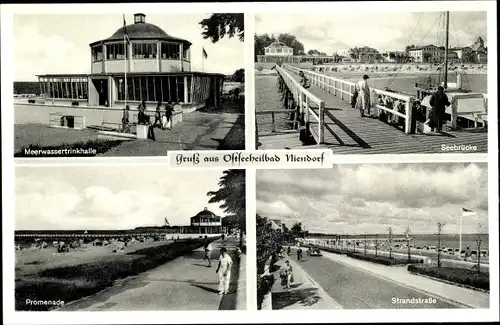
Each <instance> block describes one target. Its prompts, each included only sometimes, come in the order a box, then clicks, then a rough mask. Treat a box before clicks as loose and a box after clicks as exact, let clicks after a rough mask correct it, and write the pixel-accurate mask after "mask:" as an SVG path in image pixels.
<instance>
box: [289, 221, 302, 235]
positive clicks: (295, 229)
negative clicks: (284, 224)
mask: <svg viewBox="0 0 500 325" xmlns="http://www.w3.org/2000/svg"><path fill="white" fill-rule="evenodd" d="M290 230H291V232H292V234H294V235H295V236H296V237H302V236H303V235H304V231H303V230H302V223H301V222H296V223H294V224H293V226H292V228H291V229H290Z"/></svg>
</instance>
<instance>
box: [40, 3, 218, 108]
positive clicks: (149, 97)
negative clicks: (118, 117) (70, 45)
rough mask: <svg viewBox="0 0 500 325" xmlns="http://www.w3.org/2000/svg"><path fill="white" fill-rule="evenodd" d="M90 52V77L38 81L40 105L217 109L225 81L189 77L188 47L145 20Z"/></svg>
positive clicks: (47, 77) (215, 76)
mask: <svg viewBox="0 0 500 325" xmlns="http://www.w3.org/2000/svg"><path fill="white" fill-rule="evenodd" d="M97 30H98V29H97ZM125 35H127V36H128V41H127V42H125ZM89 46H90V58H89V60H90V66H91V69H90V70H91V71H90V74H73V75H56V74H47V75H39V76H38V80H39V83H40V91H41V94H42V97H44V99H45V101H52V104H54V103H57V104H61V105H62V106H64V105H68V106H84V107H92V108H102V109H107V108H118V109H123V107H124V105H125V96H127V98H126V103H127V104H130V108H131V109H133V108H135V107H137V106H138V105H139V103H141V102H142V101H146V103H150V104H156V103H157V102H160V101H161V102H163V103H166V102H172V103H177V104H179V105H181V107H182V108H183V109H188V110H195V109H198V108H201V107H204V106H206V105H211V106H215V107H218V106H219V105H220V99H221V94H222V89H223V82H224V75H223V74H217V73H204V72H197V71H192V70H191V42H190V41H188V40H185V39H182V38H178V37H174V36H171V35H169V34H167V33H166V32H165V31H164V30H163V29H161V28H160V27H158V26H156V25H153V24H150V23H147V22H146V15H144V14H141V13H137V14H135V15H134V23H133V24H130V25H127V26H124V27H121V28H119V29H118V30H117V31H116V32H115V33H114V34H113V35H111V37H108V38H105V39H102V40H98V41H95V42H93V43H91V44H90V45H89ZM125 72H126V78H127V80H126V82H125ZM125 85H126V87H127V88H126V89H125Z"/></svg>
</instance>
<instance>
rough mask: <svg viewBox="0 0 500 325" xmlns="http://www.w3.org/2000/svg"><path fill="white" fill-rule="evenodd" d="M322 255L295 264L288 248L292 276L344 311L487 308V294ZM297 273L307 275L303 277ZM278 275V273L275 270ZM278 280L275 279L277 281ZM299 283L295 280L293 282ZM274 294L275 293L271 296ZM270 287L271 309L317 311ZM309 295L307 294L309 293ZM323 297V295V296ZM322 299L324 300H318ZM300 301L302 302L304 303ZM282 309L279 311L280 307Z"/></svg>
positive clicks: (399, 270) (309, 302)
mask: <svg viewBox="0 0 500 325" xmlns="http://www.w3.org/2000/svg"><path fill="white" fill-rule="evenodd" d="M322 254H323V256H322V257H320V256H308V255H307V254H305V253H304V256H303V260H302V261H300V262H297V260H296V249H295V248H293V249H292V257H291V258H290V259H291V260H292V259H293V263H294V264H296V265H297V266H298V267H297V266H294V265H292V267H294V275H296V278H297V274H298V276H299V279H303V278H304V277H305V278H306V279H311V281H313V283H316V284H317V286H319V287H321V289H322V291H321V292H325V293H326V294H327V295H328V296H329V297H330V298H329V299H330V301H335V302H336V303H337V308H344V309H374V308H377V309H378V308H381V309H410V308H411V309H413V308H416V309H423V308H430V309H435V308H488V306H489V295H488V294H487V293H482V292H478V291H474V290H469V289H465V288H461V287H456V286H453V285H448V284H444V283H442V282H439V281H434V280H431V279H428V278H424V277H420V276H416V275H413V274H410V273H408V272H407V271H406V269H405V268H401V267H389V266H383V265H378V264H373V263H370V262H365V261H359V260H355V259H352V258H349V257H347V256H343V255H337V254H333V253H328V252H322ZM297 270H303V271H302V272H304V273H306V274H307V275H306V276H304V275H302V274H301V273H300V271H299V272H297ZM277 272H279V271H277ZM278 279H279V278H278ZM302 281H304V280H302ZM302 281H296V282H297V283H299V282H302ZM275 286H276V284H275ZM275 292H276V293H275ZM277 293H278V291H275V288H274V287H273V308H274V307H275V306H276V308H278V307H281V306H284V307H288V306H290V307H289V308H293V309H309V308H319V307H317V306H314V301H315V300H317V301H320V299H313V298H314V297H315V296H320V295H319V294H316V295H312V297H313V298H309V300H307V299H303V298H302V299H300V297H301V296H300V295H298V294H297V295H295V296H296V297H298V298H296V299H295V302H293V301H292V302H293V303H292V302H290V300H292V299H293V296H292V298H290V297H286V296H280V295H279V294H277ZM309 295H311V294H309ZM323 297H324V295H323ZM395 298H399V299H411V298H416V299H418V298H422V299H428V298H434V299H435V300H436V303H435V304H434V303H414V304H409V303H395V301H394V299H395ZM322 299H323V300H326V299H328V298H326V299H325V298H322ZM304 301H305V302H306V303H304ZM284 307H282V308H284Z"/></svg>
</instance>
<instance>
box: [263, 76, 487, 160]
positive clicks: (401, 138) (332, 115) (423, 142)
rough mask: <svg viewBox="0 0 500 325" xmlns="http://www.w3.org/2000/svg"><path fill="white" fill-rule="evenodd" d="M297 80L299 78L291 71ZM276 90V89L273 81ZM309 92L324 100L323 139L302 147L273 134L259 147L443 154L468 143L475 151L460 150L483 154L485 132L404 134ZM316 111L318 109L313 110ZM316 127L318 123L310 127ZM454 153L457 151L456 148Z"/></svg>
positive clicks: (339, 102)
mask: <svg viewBox="0 0 500 325" xmlns="http://www.w3.org/2000/svg"><path fill="white" fill-rule="evenodd" d="M288 72H289V73H290V75H291V76H293V77H294V79H296V80H297V81H300V77H299V76H298V75H296V74H295V73H293V72H290V71H288ZM273 87H274V88H275V91H276V92H278V88H277V86H276V85H275V84H274V85H273ZM308 90H309V91H310V92H311V93H313V94H314V95H316V96H317V97H319V98H321V99H322V100H324V101H325V142H324V143H323V144H319V145H313V146H304V145H303V144H302V143H301V142H300V141H299V137H298V133H295V134H276V135H266V136H261V137H259V139H258V141H259V142H260V144H261V145H260V147H259V148H258V149H277V148H278V147H281V149H283V148H286V149H300V148H302V149H305V148H311V149H312V148H328V149H331V150H332V151H333V153H334V154H386V153H403V154H404V153H443V152H446V151H443V150H442V145H471V146H476V147H477V150H475V151H461V152H463V153H486V152H487V150H488V148H487V147H488V141H487V139H488V135H487V133H486V132H478V131H474V130H461V131H446V132H444V133H442V134H422V133H417V134H405V133H404V132H403V131H401V130H399V129H397V128H396V127H393V126H391V125H388V124H386V123H384V122H382V121H380V120H378V119H377V118H370V117H363V118H362V117H360V114H359V111H358V110H356V109H353V108H352V107H351V105H350V102H349V101H348V100H341V99H340V97H337V96H334V95H333V94H331V93H329V92H328V91H327V90H323V89H320V88H319V87H317V86H315V85H311V87H310V88H309V89H308ZM315 112H317V110H316V111H315ZM313 127H317V126H313ZM455 153H456V151H455Z"/></svg>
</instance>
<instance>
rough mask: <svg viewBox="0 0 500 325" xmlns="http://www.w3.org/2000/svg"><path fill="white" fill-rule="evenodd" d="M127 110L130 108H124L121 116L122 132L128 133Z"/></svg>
mask: <svg viewBox="0 0 500 325" xmlns="http://www.w3.org/2000/svg"><path fill="white" fill-rule="evenodd" d="M129 110H130V106H128V105H127V106H125V109H124V110H123V116H122V132H126V133H130V125H129Z"/></svg>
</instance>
